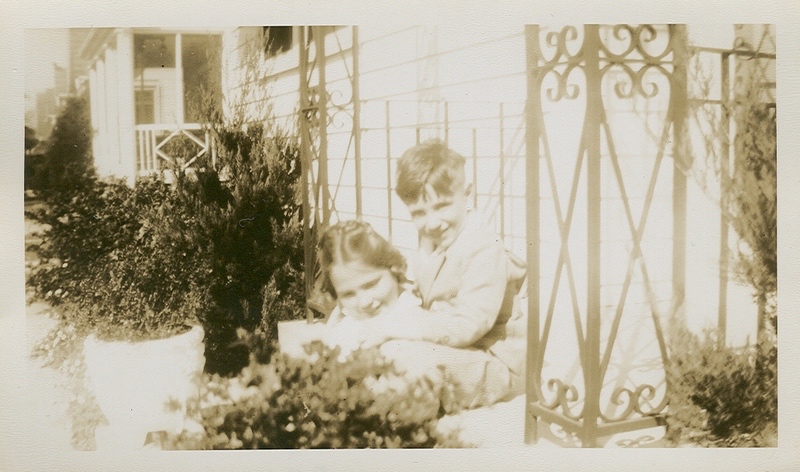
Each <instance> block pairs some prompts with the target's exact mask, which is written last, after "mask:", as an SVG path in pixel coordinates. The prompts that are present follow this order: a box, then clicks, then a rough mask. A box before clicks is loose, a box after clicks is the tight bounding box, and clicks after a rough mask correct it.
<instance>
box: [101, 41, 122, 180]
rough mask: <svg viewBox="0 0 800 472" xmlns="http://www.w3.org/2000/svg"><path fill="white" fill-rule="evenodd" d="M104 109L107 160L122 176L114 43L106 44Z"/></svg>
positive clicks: (118, 174)
mask: <svg viewBox="0 0 800 472" xmlns="http://www.w3.org/2000/svg"><path fill="white" fill-rule="evenodd" d="M105 54H106V109H107V110H108V118H107V123H108V161H109V163H111V164H112V165H113V169H114V174H115V175H117V176H120V177H122V176H123V174H121V172H120V170H121V169H120V158H119V112H118V108H117V51H116V49H115V46H114V44H111V43H110V44H108V45H107V46H106V53H105Z"/></svg>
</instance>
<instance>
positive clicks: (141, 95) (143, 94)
mask: <svg viewBox="0 0 800 472" xmlns="http://www.w3.org/2000/svg"><path fill="white" fill-rule="evenodd" d="M154 95H155V94H154V93H153V89H147V90H136V91H134V102H135V107H136V124H137V125H149V124H153V123H155V122H156V117H155V111H156V106H155V99H154Z"/></svg>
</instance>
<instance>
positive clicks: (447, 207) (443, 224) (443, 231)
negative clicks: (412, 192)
mask: <svg viewBox="0 0 800 472" xmlns="http://www.w3.org/2000/svg"><path fill="white" fill-rule="evenodd" d="M457 188H458V190H457V191H455V192H453V194H452V195H442V194H439V193H437V192H436V190H434V188H433V186H431V185H430V184H428V185H426V186H425V194H424V195H422V196H421V197H420V198H419V200H417V201H416V202H414V203H410V204H409V205H408V210H409V212H410V213H411V220H412V221H413V222H414V225H415V226H416V227H417V230H418V231H419V235H420V237H421V238H425V239H427V240H429V241H430V242H431V243H432V244H433V248H438V247H441V248H442V249H446V248H448V247H450V245H451V244H453V241H455V239H456V237H458V235H459V234H460V233H461V229H462V228H463V226H464V220H465V219H466V217H467V201H468V197H469V194H470V190H471V189H470V186H469V185H462V186H459V187H457Z"/></svg>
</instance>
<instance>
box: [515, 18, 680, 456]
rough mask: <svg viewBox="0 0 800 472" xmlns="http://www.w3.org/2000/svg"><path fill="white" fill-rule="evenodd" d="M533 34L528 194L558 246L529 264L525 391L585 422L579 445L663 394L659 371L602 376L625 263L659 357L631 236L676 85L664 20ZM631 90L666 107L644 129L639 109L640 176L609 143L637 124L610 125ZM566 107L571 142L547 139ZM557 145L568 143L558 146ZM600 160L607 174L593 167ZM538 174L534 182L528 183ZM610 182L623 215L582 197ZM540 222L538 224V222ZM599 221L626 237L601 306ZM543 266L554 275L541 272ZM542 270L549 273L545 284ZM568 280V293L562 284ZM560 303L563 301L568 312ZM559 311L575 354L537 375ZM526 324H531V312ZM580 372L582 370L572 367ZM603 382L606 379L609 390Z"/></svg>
mask: <svg viewBox="0 0 800 472" xmlns="http://www.w3.org/2000/svg"><path fill="white" fill-rule="evenodd" d="M537 35H538V37H537V38H534V39H533V41H532V42H533V43H534V44H535V46H536V47H534V53H535V54H534V57H535V64H532V67H530V69H531V73H532V74H533V80H532V81H531V82H530V83H532V84H534V86H535V87H536V89H537V90H533V91H532V92H531V93H534V94H539V96H540V97H541V98H540V99H536V100H533V103H532V104H529V107H531V108H530V109H529V113H533V114H534V115H535V116H534V117H532V119H531V121H529V123H533V125H534V126H536V127H537V129H536V130H534V132H535V134H536V136H537V137H538V141H539V142H538V143H537V144H538V149H537V150H536V151H538V154H537V155H538V156H539V162H540V166H544V167H542V171H541V177H540V182H539V183H541V184H542V188H543V189H544V190H543V193H542V194H541V195H535V196H534V198H537V199H538V204H537V207H540V208H541V209H542V213H543V214H551V215H552V217H551V220H554V223H555V225H556V226H557V228H558V234H557V236H554V238H555V239H556V241H551V243H552V246H553V247H554V249H555V247H557V248H558V250H557V251H556V252H557V254H558V257H557V260H556V261H555V264H554V266H553V265H552V264H553V258H550V259H549V260H548V257H547V255H546V254H543V255H542V257H541V260H542V263H541V265H540V267H539V268H538V271H539V272H540V273H541V274H542V277H541V279H540V280H542V281H543V282H542V283H543V285H542V286H541V288H542V289H543V290H542V293H543V294H545V297H546V298H545V299H544V300H543V301H544V302H545V303H543V304H541V307H542V310H541V311H542V312H543V313H544V320H543V323H542V324H541V327H542V329H541V331H540V332H539V333H535V335H538V336H537V337H538V339H535V340H531V341H533V342H536V348H535V349H534V350H533V352H534V355H533V356H529V359H530V360H532V362H533V364H532V365H530V366H529V375H534V376H535V378H536V380H535V381H534V382H532V383H531V384H530V385H533V389H534V390H535V391H534V392H529V400H532V401H534V402H535V403H538V405H539V408H544V409H547V410H551V411H553V412H558V414H559V415H560V416H561V417H563V418H564V420H567V421H572V422H575V421H577V422H581V423H582V425H583V427H584V430H585V431H584V432H583V433H581V436H582V438H583V441H584V443H585V444H584V445H595V440H596V439H597V436H599V435H602V429H603V426H604V425H612V424H614V423H624V422H626V421H627V420H630V419H633V418H636V417H642V416H657V415H660V414H661V413H663V412H664V411H665V409H666V406H667V395H666V385H665V381H664V380H662V381H661V382H660V383H646V382H645V383H639V384H636V382H632V381H630V379H621V378H619V377H620V376H622V375H624V373H622V372H621V371H620V372H618V373H617V375H616V377H617V378H610V376H609V370H610V369H609V366H610V361H611V358H612V352H614V348H615V346H616V345H618V344H619V342H618V341H619V339H618V335H619V334H620V331H619V330H620V325H621V323H622V322H623V319H624V318H625V317H626V316H627V317H630V316H632V315H630V312H631V310H628V309H626V302H627V301H628V298H630V297H629V292H630V291H629V289H630V288H631V286H632V283H633V282H632V281H633V279H634V274H636V279H637V284H638V288H640V289H641V290H642V291H643V292H644V293H645V295H644V297H643V298H644V299H645V301H644V303H643V305H644V306H645V307H646V308H645V310H646V311H648V312H649V315H650V316H649V318H650V320H651V322H652V326H651V330H652V333H651V334H652V335H654V337H655V341H654V344H655V345H657V349H658V352H659V357H660V361H661V365H660V366H657V369H660V370H661V371H663V370H664V367H665V366H666V363H667V362H668V359H667V352H666V343H665V341H664V335H663V332H662V329H661V325H660V323H661V318H662V311H663V310H662V309H661V306H660V305H661V304H660V302H659V295H658V294H657V293H656V292H657V290H656V289H655V288H654V285H655V284H654V282H653V280H651V277H650V275H649V272H648V269H647V263H646V262H647V257H646V255H645V254H644V253H643V250H642V247H643V237H644V236H643V235H644V232H645V228H646V223H647V221H648V216H649V211H650V208H651V206H652V203H653V201H654V195H655V193H656V192H655V189H656V187H657V185H658V182H659V179H658V177H659V175H660V174H663V173H664V171H663V170H662V169H663V168H664V167H665V166H664V165H663V162H664V156H665V154H667V153H668V152H667V145H668V143H669V141H670V138H672V137H674V133H673V129H674V122H675V119H676V115H675V112H674V109H673V108H674V103H675V102H676V100H677V99H679V97H675V96H672V92H673V90H674V89H676V87H673V82H674V80H675V77H674V71H675V67H674V61H675V58H676V55H675V53H674V51H675V48H676V44H678V43H676V36H678V35H676V30H675V28H674V27H666V26H651V25H640V26H630V25H614V26H597V25H587V26H584V27H583V28H582V29H579V28H577V27H574V26H567V27H564V28H562V29H560V30H558V31H549V32H544V33H543V36H542V34H540V33H539V32H538V31H537ZM542 39H543V41H542ZM678 39H679V38H678ZM529 41H530V39H529ZM529 57H531V56H529ZM529 65H531V64H529ZM642 101H649V102H647V103H651V102H658V103H661V104H662V105H663V106H662V108H664V109H665V110H664V111H662V112H661V113H660V114H659V115H658V116H659V117H660V118H661V119H662V121H663V123H662V126H660V127H659V129H657V130H656V131H655V132H650V131H648V130H647V129H645V128H646V126H649V121H648V120H649V118H647V117H645V120H644V122H645V125H646V126H645V128H643V129H642V130H641V132H642V133H646V134H650V135H652V136H651V137H652V138H653V140H654V142H653V146H652V147H651V149H650V151H648V152H643V153H642V155H641V156H639V157H637V158H640V159H642V160H647V162H648V163H650V162H652V167H651V168H650V174H649V175H648V176H647V178H646V179H645V180H644V181H643V182H645V185H644V186H643V187H641V184H640V182H634V181H632V179H631V178H630V176H629V177H628V178H625V172H624V167H625V166H626V165H627V164H629V163H630V156H627V157H624V158H623V157H621V156H620V154H619V152H618V149H617V144H619V141H620V136H618V135H619V133H620V132H636V131H632V130H622V131H620V130H619V129H617V130H615V127H614V118H615V117H614V113H616V111H615V109H614V107H615V106H618V105H619V103H623V102H625V103H627V102H633V103H634V104H635V103H638V102H642ZM570 102H573V104H571V105H570V104H569V103H570ZM575 103H577V106H576V105H575ZM570 107H571V108H572V109H580V111H578V112H577V113H578V114H582V115H583V116H579V117H577V118H573V121H575V122H579V123H580V124H579V125H577V126H578V129H579V132H578V135H579V136H580V138H579V139H578V142H577V143H570V144H571V145H572V148H570V145H566V146H565V145H564V142H563V138H564V136H565V135H564V134H562V135H560V137H561V139H562V141H561V142H559V141H557V139H553V140H550V139H548V134H553V135H555V134H556V132H557V131H563V130H558V129H555V127H556V126H557V125H558V121H557V119H555V118H553V117H554V116H555V117H557V115H558V111H559V110H558V109H559V108H562V111H563V109H566V108H570ZM645 108H647V107H645ZM554 110H555V111H554ZM634 110H635V105H634ZM581 119H582V121H581ZM548 120H551V121H555V122H556V125H553V124H552V123H551V124H548ZM567 121H568V120H567ZM567 124H569V123H567ZM573 125H574V123H573ZM615 134H616V135H617V136H616V137H617V139H616V140H615ZM567 135H568V134H567ZM567 148H570V150H569V151H565V150H564V149H567ZM601 162H602V165H601V164H600V163H601ZM570 166H571V168H570ZM601 169H602V171H601ZM560 171H561V172H560ZM601 172H603V173H604V174H607V175H604V176H603V177H601V176H600V173H601ZM663 179H664V178H663V177H662V179H661V180H662V181H663ZM639 180H640V181H641V179H639ZM539 183H537V184H536V185H535V188H537V189H538V188H539ZM529 184H530V183H529ZM631 184H633V185H631ZM637 184H639V185H640V187H641V188H640V190H639V192H640V193H641V194H642V195H637V198H636V199H637V200H640V201H641V202H640V208H634V205H633V204H632V203H631V202H632V201H633V200H634V199H633V198H632V197H631V190H630V187H631V186H633V187H636V185H637ZM548 189H549V190H550V191H549V192H548V191H547V190H548ZM565 191H566V193H565ZM612 191H613V192H614V193H615V194H616V195H617V200H618V201H619V202H620V203H619V204H620V205H621V207H622V208H621V210H620V212H621V213H622V214H624V217H623V218H622V219H621V220H611V219H609V217H608V216H603V217H601V216H600V215H599V213H600V208H601V206H600V205H601V204H600V203H599V202H593V199H597V200H600V199H602V200H603V201H604V202H605V201H607V200H609V195H610V194H611V192H612ZM584 201H586V202H587V204H586V205H585V206H584V205H583V204H582V202H584ZM562 202H564V203H565V205H563V204H562ZM604 205H605V203H604ZM547 206H550V208H546V207H547ZM576 214H577V215H576ZM593 218H594V220H593ZM584 219H585V220H588V223H587V221H584ZM540 224H544V225H545V226H546V223H540ZM576 225H577V226H579V227H580V228H579V230H582V231H585V232H586V233H585V235H581V234H580V233H581V231H579V230H576V229H575V226H576ZM606 225H615V226H619V227H621V228H625V229H626V230H627V233H628V234H627V236H626V237H627V244H628V249H627V252H626V254H612V255H611V256H613V257H617V258H624V259H627V264H624V266H625V267H624V270H622V271H620V272H621V273H624V276H623V277H621V280H616V282H617V283H618V284H619V285H621V289H620V291H619V297H618V299H616V300H615V302H614V303H613V304H611V305H612V306H610V307H609V306H606V305H608V302H607V300H606V301H604V306H602V307H601V306H600V305H601V304H600V300H601V296H600V293H601V289H603V288H604V287H601V285H603V286H605V285H606V284H607V283H608V280H607V279H608V277H606V276H604V278H603V279H602V281H601V279H600V277H599V276H598V275H599V274H600V271H601V266H602V265H603V264H605V263H606V262H607V261H608V260H609V259H612V257H608V256H609V254H607V252H608V251H605V252H603V250H602V248H601V246H602V244H601V243H602V241H601V237H600V232H601V227H605V226H606ZM542 232H543V233H544V232H545V230H542ZM582 236H585V239H582ZM576 240H577V243H576ZM541 244H544V243H541ZM543 247H544V246H543ZM576 256H577V257H576ZM601 256H605V257H601ZM584 260H587V261H588V266H583V265H581V264H580V263H583V261H584ZM548 262H549V263H550V264H551V265H548ZM637 268H638V270H637ZM548 274H554V275H553V276H552V278H549V277H548ZM576 274H577V275H576ZM593 275H594V277H593ZM616 276H617V277H619V274H617V275H616ZM584 279H585V282H584ZM562 281H563V283H562ZM550 282H551V283H552V285H546V284H545V283H550ZM562 285H567V287H566V288H565V287H563V286H562ZM567 290H568V293H567V294H564V292H565V291H567ZM561 298H564V299H565V300H564V303H563V306H562V307H563V308H565V309H564V310H559V309H558V305H559V303H557V301H560V300H561ZM605 298H608V297H605ZM662 298H663V296H662ZM532 303H535V304H539V300H532ZM631 305H632V304H630V303H629V306H631ZM539 311H540V310H539V308H535V309H534V310H533V311H532V313H531V316H536V317H537V320H538V316H539ZM564 311H571V316H570V315H568V314H566V313H564ZM560 316H562V317H570V318H571V319H572V320H571V321H570V324H574V333H573V335H574V339H573V340H572V341H571V342H572V343H574V344H573V345H574V346H576V350H577V355H578V359H577V361H576V365H573V366H572V367H571V372H570V373H569V374H568V375H567V376H570V375H571V377H572V378H564V377H563V376H562V377H561V378H545V377H547V376H549V374H546V373H545V370H546V369H545V367H546V364H547V361H546V357H547V356H546V354H547V353H548V347H549V348H550V349H551V350H559V349H561V348H563V345H561V344H559V345H555V346H554V345H553V342H551V343H548V341H552V340H551V337H557V336H559V335H563V333H560V332H559V331H560V330H559V329H557V328H555V327H554V326H555V324H557V323H558V318H559V317H560ZM535 326H536V327H537V329H538V326H539V322H538V321H537V322H536V323H535ZM565 326H566V325H565ZM601 333H602V339H601ZM562 339H563V338H562ZM603 342H605V345H603ZM629 354H631V355H636V354H637V353H635V352H634V353H629ZM551 370H552V369H551ZM579 372H580V373H582V375H578V373H579ZM612 377H613V376H612ZM581 384H582V385H581ZM610 384H616V386H615V387H614V388H613V391H611V392H610V394H609V392H608V391H607V390H611V389H610V388H608V386H609V385H610ZM529 388H530V387H529ZM601 402H604V404H603V405H601V404H600V403H601Z"/></svg>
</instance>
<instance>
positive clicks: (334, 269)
mask: <svg viewBox="0 0 800 472" xmlns="http://www.w3.org/2000/svg"><path fill="white" fill-rule="evenodd" d="M330 279H331V284H332V285H333V288H334V289H335V290H336V298H337V300H338V302H339V304H340V305H341V307H342V311H343V312H344V313H345V314H346V315H348V316H352V317H354V318H356V319H365V318H371V317H373V316H375V315H377V314H378V313H380V311H381V310H382V309H384V308H386V307H388V306H390V305H391V304H392V303H394V302H395V301H396V300H397V297H398V295H399V293H400V287H399V283H398V282H397V278H396V277H395V276H394V274H392V272H391V271H390V270H389V269H386V268H382V267H375V266H372V265H369V264H365V263H364V262H362V261H360V260H353V261H350V262H338V263H336V264H333V265H331V268H330Z"/></svg>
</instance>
